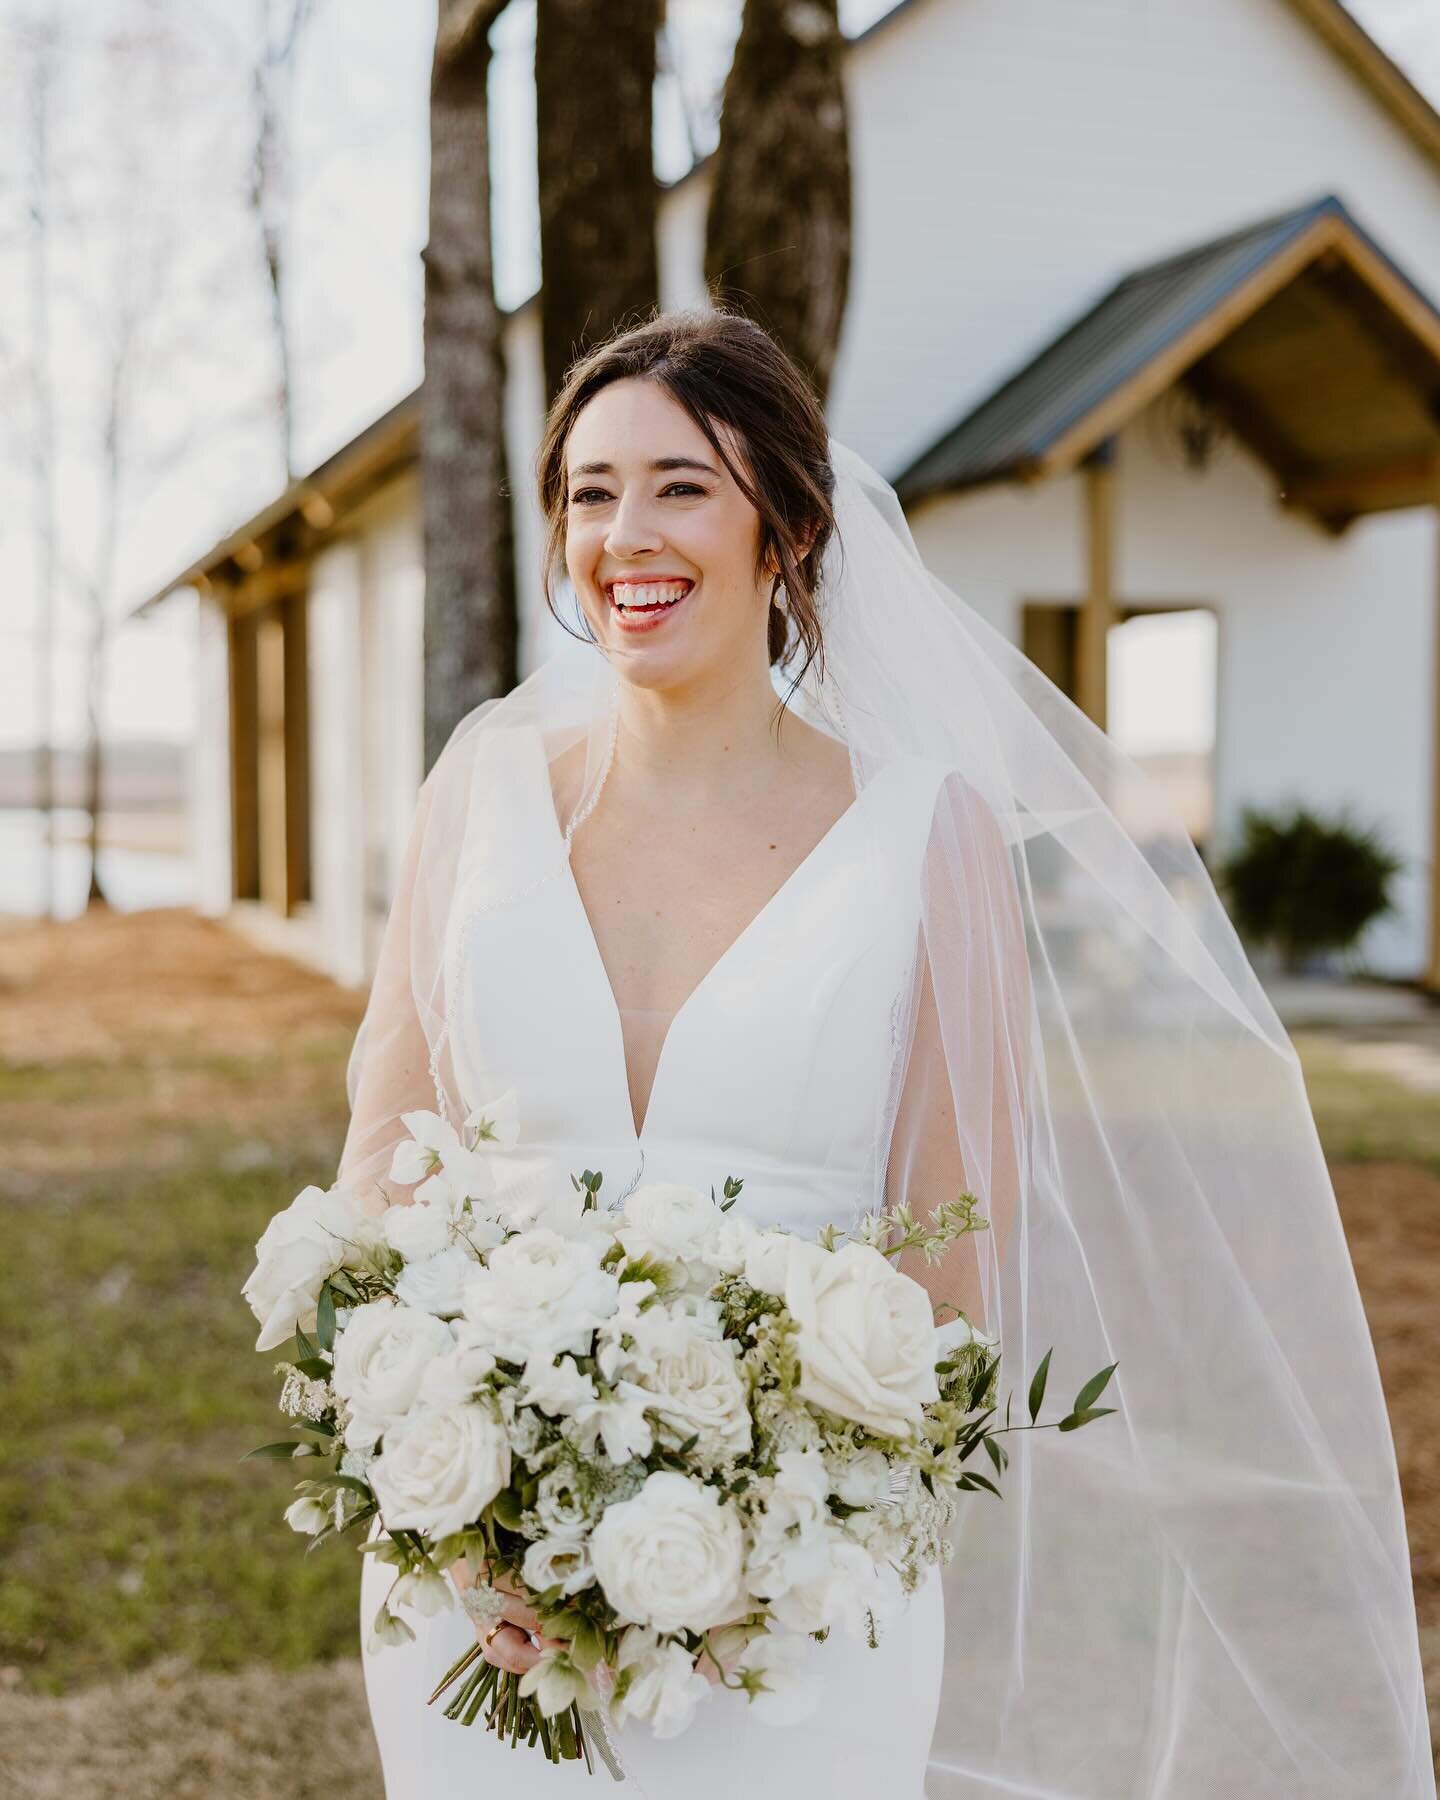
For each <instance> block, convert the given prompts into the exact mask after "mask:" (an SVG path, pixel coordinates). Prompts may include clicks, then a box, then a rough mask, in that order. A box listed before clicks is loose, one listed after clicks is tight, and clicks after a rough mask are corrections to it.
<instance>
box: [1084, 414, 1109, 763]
mask: <svg viewBox="0 0 1440 1800" xmlns="http://www.w3.org/2000/svg"><path fill="white" fill-rule="evenodd" d="M1083 476H1084V481H1085V555H1086V583H1085V598H1084V600H1083V601H1082V602H1081V605H1080V616H1079V618H1078V619H1077V620H1076V622H1075V623H1076V629H1075V701H1076V704H1077V705H1078V706H1079V707H1080V708H1081V710H1082V711H1084V712H1086V713H1088V714H1089V716H1090V717H1091V718H1092V719H1093V720H1094V721H1095V723H1096V724H1097V725H1098V726H1099V727H1100V729H1101V730H1102V731H1104V730H1105V729H1106V725H1105V715H1106V669H1105V665H1106V656H1107V652H1108V648H1109V642H1110V627H1111V626H1112V625H1113V624H1114V623H1115V440H1114V438H1107V439H1106V441H1105V442H1104V443H1103V444H1102V445H1101V446H1100V447H1099V448H1098V450H1096V451H1094V452H1093V453H1092V454H1091V455H1090V456H1089V457H1087V458H1086V460H1085V463H1084V466H1083Z"/></svg>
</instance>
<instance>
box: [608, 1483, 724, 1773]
mask: <svg viewBox="0 0 1440 1800" xmlns="http://www.w3.org/2000/svg"><path fill="white" fill-rule="evenodd" d="M681 1479H682V1480H683V1479H684V1478H683V1477H681ZM616 1668H617V1671H618V1670H622V1669H628V1670H630V1671H631V1675H630V1680H629V1683H628V1685H627V1687H626V1689H625V1693H624V1696H623V1697H622V1699H621V1700H620V1702H619V1705H618V1707H617V1708H616V1711H617V1712H618V1713H619V1715H620V1719H621V1720H622V1721H624V1720H627V1719H638V1720H640V1721H641V1723H642V1724H646V1725H648V1726H649V1727H650V1729H651V1731H653V1732H654V1734H655V1736H656V1737H657V1738H672V1737H679V1735H680V1733H681V1732H682V1731H685V1730H686V1729H687V1728H688V1727H689V1724H690V1721H691V1720H692V1719H693V1718H694V1716H695V1708H696V1707H697V1706H699V1705H700V1704H701V1703H702V1702H703V1701H705V1700H707V1699H708V1698H709V1695H710V1683H709V1682H708V1681H707V1680H706V1679H705V1677H704V1676H703V1675H701V1674H700V1673H699V1672H698V1671H697V1670H696V1668H695V1664H694V1661H693V1659H692V1658H691V1656H690V1654H689V1652H688V1651H687V1650H686V1649H685V1648H684V1646H683V1645H681V1644H659V1643H657V1642H656V1641H655V1639H654V1637H653V1636H652V1635H651V1634H650V1633H649V1632H648V1631H644V1632H642V1631H627V1632H626V1633H625V1636H624V1638H623V1639H622V1640H621V1644H620V1655H619V1658H618V1659H617V1662H616Z"/></svg>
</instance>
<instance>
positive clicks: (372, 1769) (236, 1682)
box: [0, 1662, 384, 1800]
mask: <svg viewBox="0 0 1440 1800" xmlns="http://www.w3.org/2000/svg"><path fill="white" fill-rule="evenodd" d="M337 1771H339V1772H342V1773H337ZM337 1784H338V1785H341V1786H343V1788H344V1791H345V1794H346V1796H347V1800H381V1796H382V1795H383V1793H384V1788H383V1786H382V1784H381V1780H380V1773H379V1763H378V1759H377V1757H376V1755H375V1740H374V1738H373V1736H372V1735H371V1731H370V1718H369V1714H368V1713H367V1711H366V1709H365V1695H364V1691H363V1687H362V1683H361V1676H360V1665H359V1663H358V1662H353V1663H330V1664H320V1665H319V1666H317V1667H315V1668H310V1669H302V1670H298V1671H289V1672H280V1671H276V1670H271V1669H247V1670H245V1671H244V1672H242V1673H241V1674H238V1675H200V1674H196V1673H195V1672H194V1671H193V1670H187V1669H185V1668H183V1667H181V1666H179V1665H175V1664H157V1665H156V1667H154V1668H153V1669H147V1670H146V1671H145V1672H144V1673H143V1674H140V1675H132V1676H128V1677H127V1678H126V1679H125V1680H123V1681H117V1682H113V1683H107V1684H105V1685H104V1686H102V1687H95V1688H91V1689H89V1690H88V1691H87V1692H85V1693H83V1694H76V1695H74V1696H72V1697H70V1698H68V1699H64V1700H44V1699H37V1698H35V1697H33V1696H29V1695H19V1694H0V1793H4V1794H6V1795H10V1796H14V1800H22V1797H23V1800H74V1797H75V1796H76V1795H77V1794H85V1795H88V1796H90V1797H91V1800H275V1797H276V1796H277V1795H282V1794H283V1795H284V1796H285V1800H330V1797H331V1796H333V1794H334V1793H335V1791H336V1788H337Z"/></svg>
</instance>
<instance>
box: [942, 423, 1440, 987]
mask: <svg viewBox="0 0 1440 1800" xmlns="http://www.w3.org/2000/svg"><path fill="white" fill-rule="evenodd" d="M1172 442H1173V438H1168V437H1167V433H1166V428H1165V425H1164V417H1163V409H1159V408H1152V409H1150V411H1148V412H1147V413H1146V414H1144V415H1142V416H1141V417H1140V418H1138V419H1136V420H1135V421H1134V423H1133V424H1132V425H1131V426H1130V427H1128V428H1127V429H1126V430H1125V431H1124V432H1122V433H1121V434H1120V440H1119V447H1118V452H1117V456H1118V462H1117V474H1116V519H1115V584H1116V595H1117V598H1119V599H1120V600H1121V601H1126V600H1128V601H1131V602H1134V603H1140V602H1167V601H1168V602H1177V601H1190V602H1196V603H1200V604H1204V605H1210V606H1213V607H1214V609H1215V611H1216V613H1217V615H1218V618H1219V666H1218V670H1217V675H1216V687H1217V695H1216V749H1215V759H1214V774H1215V789H1216V791H1215V809H1216V832H1215V847H1216V850H1217V851H1219V852H1223V851H1224V850H1225V849H1227V848H1229V847H1230V845H1232V844H1233V843H1234V841H1235V837H1236V834H1237V833H1238V830H1239V821H1240V812H1241V808H1242V806H1243V805H1245V804H1246V803H1249V804H1252V805H1256V806H1264V807H1284V806H1287V805H1288V804H1290V803H1292V802H1296V801H1303V802H1305V803H1308V804H1310V805H1312V806H1313V807H1315V808H1316V809H1317V810H1319V811H1322V812H1326V813H1333V812H1335V811H1336V810H1338V809H1339V808H1341V807H1343V806H1348V807H1350V808H1351V809H1352V812H1353V815H1354V817H1355V818H1356V819H1357V821H1358V822H1360V823H1363V824H1368V825H1374V826H1377V827H1378V828H1379V829H1380V831H1381V832H1382V833H1383V835H1384V836H1385V838H1386V839H1387V840H1388V842H1389V843H1390V845H1391V847H1392V848H1393V849H1394V850H1395V852H1396V853H1397V855H1399V856H1400V857H1401V858H1403V860H1404V863H1405V868H1404V871H1403V874H1402V875H1401V876H1400V877H1398V878H1397V879H1396V881H1395V883H1394V885H1393V888H1392V892H1393V895H1394V898H1395V901H1396V905H1397V908H1398V910H1397V912H1396V913H1394V914H1392V915H1390V916H1388V917H1387V918H1385V919H1383V920H1377V921H1376V923H1375V924H1374V925H1373V926H1372V927H1371V928H1370V930H1369V931H1368V932H1367V934H1366V936H1365V938H1364V940H1363V942H1362V945H1361V949H1362V951H1363V953H1364V955H1365V956H1366V958H1367V959H1368V960H1369V961H1370V962H1371V964H1372V965H1373V966H1374V967H1375V968H1376V969H1377V970H1379V971H1381V972H1383V973H1386V974H1391V975H1396V976H1401V977H1411V976H1415V975H1418V974H1419V973H1420V972H1421V971H1422V970H1423V968H1424V967H1425V962H1426V952H1427V944H1428V894H1429V883H1430V879H1431V847H1430V830H1431V827H1430V804H1431V774H1430V770H1431V767H1432V756H1433V752H1432V749H1431V732H1432V729H1433V726H1432V716H1433V708H1434V694H1433V680H1434V677H1433V671H1434V668H1435V647H1434V632H1435V605H1434V600H1433V581H1434V571H1435V569H1436V567H1437V557H1440V545H1437V530H1436V520H1435V514H1434V513H1433V511H1431V512H1419V511H1417V512H1411V513H1396V514H1391V515H1387V516H1382V517H1377V518H1374V519H1370V520H1367V521H1362V522H1361V523H1360V524H1357V525H1356V526H1354V527H1352V529H1351V530H1350V531H1349V532H1347V533H1345V534H1344V536H1342V537H1340V538H1338V539H1337V538H1334V537H1331V536H1330V535H1329V534H1327V533H1326V532H1324V531H1322V530H1321V529H1320V528H1319V527H1318V526H1316V525H1314V524H1312V523H1311V522H1310V521H1309V519H1307V518H1306V517H1305V516H1304V515H1303V514H1297V513H1294V512H1291V511H1289V510H1287V509H1285V508H1283V507H1281V506H1280V505H1278V504H1277V502H1276V500H1275V497H1274V494H1275V483H1274V480H1273V478H1272V477H1271V476H1270V474H1269V472H1268V471H1267V470H1266V469H1264V468H1263V467H1262V466H1261V465H1260V464H1258V463H1257V462H1255V461H1254V460H1253V459H1252V458H1251V456H1250V455H1249V453H1248V452H1247V451H1245V450H1244V449H1243V448H1241V447H1240V446H1239V445H1237V444H1234V443H1233V442H1232V443H1229V444H1227V445H1225V446H1223V447H1222V449H1221V451H1220V453H1219V454H1218V456H1217V458H1216V460H1215V462H1214V463H1213V465H1212V466H1211V467H1210V468H1208V469H1207V470H1205V471H1204V472H1199V473H1197V472H1195V471H1193V470H1190V469H1188V468H1187V467H1185V465H1184V464H1183V462H1182V460H1181V459H1180V457H1179V455H1178V453H1176V452H1175V451H1174V450H1173V449H1170V448H1168V447H1167V445H1168V444H1169V443H1172ZM911 525H912V529H913V530H914V533H915V539H916V543H917V545H918V547H919V549H920V552H921V555H922V556H923V557H924V558H925V560H926V562H927V563H929V565H930V566H931V567H932V568H933V569H934V570H935V571H936V573H937V574H939V575H940V576H941V578H942V579H943V580H944V581H945V582H947V583H948V584H949V585H950V586H951V587H952V588H954V589H955V591H956V592H957V593H959V594H960V595H961V597H962V598H963V599H965V600H967V601H968V602H969V603H970V604H971V605H973V606H974V607H976V609H977V610H978V611H979V612H980V613H982V614H983V615H984V617H985V618H987V619H988V620H989V621H990V623H992V624H993V625H995V626H996V627H997V628H999V629H1000V630H1002V631H1004V632H1006V634H1007V635H1008V636H1010V637H1011V638H1012V640H1015V641H1018V639H1019V634H1020V607H1021V605H1022V603H1023V602H1024V601H1025V600H1027V599H1056V600H1058V599H1066V598H1075V599H1078V598H1079V597H1080V595H1081V594H1082V593H1083V591H1084V554H1085V522H1084V514H1083V493H1082V488H1081V483H1080V481H1079V479H1078V478H1075V477H1069V478H1066V479H1064V480H1061V481H1056V482H1050V483H1046V484H1045V485H1044V486H1041V487H1038V488H1034V489H1019V488H1014V487H1005V488H998V489H989V490H981V491H980V492H979V493H977V494H975V495H973V496H970V497H968V498H967V497H966V496H963V495H956V496H951V497H948V498H941V499H936V500H932V501H929V502H927V503H926V504H925V505H924V506H922V507H920V508H918V509H917V511H916V513H915V515H914V517H913V518H912V520H911Z"/></svg>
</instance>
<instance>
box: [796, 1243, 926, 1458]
mask: <svg viewBox="0 0 1440 1800" xmlns="http://www.w3.org/2000/svg"><path fill="white" fill-rule="evenodd" d="M784 1300H785V1305H786V1308H787V1310H788V1311H789V1313H790V1316H791V1317H792V1318H793V1319H794V1320H795V1323H796V1324H797V1325H798V1326H799V1335H798V1337H797V1339H796V1350H797V1351H798V1353H799V1357H800V1369H801V1374H800V1383H799V1393H800V1396H801V1398H802V1399H804V1400H808V1401H809V1402H810V1403H811V1404H812V1405H813V1406H821V1407H824V1408H825V1409H826V1410H827V1411H829V1412H833V1413H838V1414H839V1415H840V1417H841V1418H842V1419H853V1420H855V1422H856V1423H857V1424H860V1425H864V1426H866V1427H868V1429H869V1430H871V1431H873V1432H876V1433H877V1434H879V1435H880V1436H882V1437H902V1436H904V1435H905V1433H906V1432H907V1431H908V1430H910V1429H911V1428H912V1427H913V1426H915V1425H917V1424H918V1423H919V1421H920V1417H921V1408H922V1407H923V1406H924V1404H925V1403H926V1402H927V1401H931V1400H935V1399H938V1398H939V1391H940V1390H939V1388H938V1386H937V1385H936V1381H935V1317H934V1313H933V1310H932V1308H931V1304H930V1296H929V1295H928V1294H927V1293H926V1292H925V1290H924V1288H923V1287H921V1285H920V1283H919V1282H918V1281H912V1280H911V1279H910V1277H909V1276H908V1275H902V1274H901V1273H900V1271H899V1270H898V1269H894V1268H892V1267H891V1266H890V1262H889V1260H888V1258H886V1257H885V1256H883V1255H882V1254H881V1253H880V1252H879V1251H878V1250H875V1249H872V1248H871V1247H870V1246H869V1245H868V1244H855V1243H848V1244H846V1245H845V1246H844V1248H843V1249H840V1250H835V1251H830V1250H822V1249H821V1248H820V1246H819V1245H818V1244H806V1243H803V1242H801V1241H800V1240H798V1239H797V1240H795V1241H794V1243H793V1244H792V1248H791V1252H790V1259H789V1264H788V1266H787V1268H786V1271H785V1291H784Z"/></svg>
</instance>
